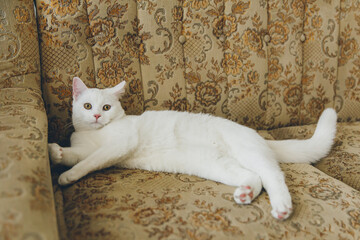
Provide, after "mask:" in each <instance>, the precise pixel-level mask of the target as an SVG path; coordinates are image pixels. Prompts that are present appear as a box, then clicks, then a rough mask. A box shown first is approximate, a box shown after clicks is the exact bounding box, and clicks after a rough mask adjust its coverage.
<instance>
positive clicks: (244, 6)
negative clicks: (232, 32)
mask: <svg viewBox="0 0 360 240" xmlns="http://www.w3.org/2000/svg"><path fill="white" fill-rule="evenodd" d="M249 7H250V1H249V2H246V1H240V2H236V3H234V4H233V5H232V7H231V12H232V13H233V14H241V15H242V14H244V13H245V12H246V10H248V9H249Z"/></svg>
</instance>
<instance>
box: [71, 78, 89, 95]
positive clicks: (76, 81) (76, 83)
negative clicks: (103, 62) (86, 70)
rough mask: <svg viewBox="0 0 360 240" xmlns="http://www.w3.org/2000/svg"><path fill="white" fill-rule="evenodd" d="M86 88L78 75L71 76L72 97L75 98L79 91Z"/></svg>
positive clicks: (81, 91)
mask: <svg viewBox="0 0 360 240" xmlns="http://www.w3.org/2000/svg"><path fill="white" fill-rule="evenodd" d="M86 89H88V88H87V87H86V85H85V83H84V82H83V81H82V80H81V79H80V78H78V77H74V78H73V97H74V99H77V98H78V97H79V96H80V94H81V93H83V92H84V91H85V90H86Z"/></svg>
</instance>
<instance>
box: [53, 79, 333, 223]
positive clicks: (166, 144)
mask: <svg viewBox="0 0 360 240" xmlns="http://www.w3.org/2000/svg"><path fill="white" fill-rule="evenodd" d="M80 81H81V80H80V79H78V78H74V83H73V85H74V94H73V95H74V102H73V124H74V127H75V132H74V133H73V134H72V136H71V147H70V148H62V147H60V146H59V145H57V144H49V151H50V156H51V159H52V161H53V162H55V163H61V164H64V165H68V166H73V167H72V168H71V169H70V170H68V171H66V172H65V173H63V174H62V175H61V176H60V177H59V183H60V184H61V185H66V184H70V183H72V182H74V181H77V180H78V179H80V178H81V177H83V176H85V175H86V174H88V173H89V172H92V171H95V170H99V169H102V168H106V167H109V166H121V167H126V168H139V169H145V170H150V171H165V172H173V173H184V174H191V175H196V176H199V177H203V178H207V179H211V180H214V181H218V182H222V183H224V184H227V185H232V186H236V187H238V188H237V189H236V190H235V192H234V200H235V201H236V202H237V203H239V204H248V203H250V202H251V201H252V200H253V199H254V198H255V197H256V196H257V195H258V194H259V193H260V191H261V189H262V187H264V188H265V189H266V191H267V192H268V194H269V197H270V202H271V205H272V208H273V210H272V212H271V213H272V215H273V216H274V217H275V218H277V219H286V218H287V217H289V216H290V214H291V212H292V203H291V197H290V193H289V191H288V188H287V186H286V184H285V180H284V175H283V173H282V171H281V169H280V167H279V165H278V161H277V160H276V158H278V159H279V161H281V162H298V163H300V162H305V163H309V162H315V161H317V160H319V159H320V158H322V157H324V156H325V155H326V154H327V153H328V151H329V150H330V148H331V145H332V142H333V138H334V135H335V129H336V113H335V111H334V110H332V109H327V110H326V111H324V113H323V114H322V116H321V118H320V120H319V125H318V127H317V129H316V132H315V134H314V136H313V137H312V138H311V139H309V140H286V141H266V140H264V139H263V138H262V137H260V136H259V135H258V134H257V133H256V131H254V130H252V129H250V128H247V127H244V126H241V125H239V124H236V123H234V122H232V121H230V120H226V119H222V118H219V117H214V116H210V115H206V114H193V113H188V112H175V111H148V112H145V113H144V114H142V115H140V116H126V115H125V113H124V110H123V109H122V107H121V105H120V102H119V101H118V98H119V97H120V95H121V94H122V93H123V91H124V90H123V88H124V85H125V84H124V82H122V83H120V84H119V85H118V86H116V87H114V88H109V89H104V90H100V89H84V88H82V87H75V86H85V85H83V83H82V82H80ZM78 89H80V91H81V92H77V90H78ZM85 103H91V105H92V109H90V110H86V109H85V108H84V104H85ZM105 104H109V105H111V109H110V110H109V111H104V110H103V106H104V105H105ZM96 114H100V115H101V117H99V118H98V119H97V120H96V118H95V117H94V115H96Z"/></svg>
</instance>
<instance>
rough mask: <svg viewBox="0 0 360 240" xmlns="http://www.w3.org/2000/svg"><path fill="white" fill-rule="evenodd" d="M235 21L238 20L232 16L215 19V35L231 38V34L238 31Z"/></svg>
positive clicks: (213, 24) (221, 16)
mask: <svg viewBox="0 0 360 240" xmlns="http://www.w3.org/2000/svg"><path fill="white" fill-rule="evenodd" d="M235 21H236V18H235V17H233V16H230V15H220V16H219V17H217V18H215V19H214V21H213V23H212V26H213V33H214V35H215V36H216V37H220V36H226V37H229V36H231V34H232V33H234V32H236V29H237V25H236V23H235Z"/></svg>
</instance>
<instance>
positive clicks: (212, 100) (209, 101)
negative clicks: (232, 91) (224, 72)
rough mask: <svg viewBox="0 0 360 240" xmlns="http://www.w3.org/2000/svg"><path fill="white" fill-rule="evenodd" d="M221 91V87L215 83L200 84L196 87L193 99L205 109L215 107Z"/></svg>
mask: <svg viewBox="0 0 360 240" xmlns="http://www.w3.org/2000/svg"><path fill="white" fill-rule="evenodd" d="M221 91H222V90H221V87H220V86H219V85H218V84H216V83H215V82H210V81H207V82H200V83H198V84H197V85H196V93H195V99H196V101H199V102H200V104H201V105H203V106H205V107H209V106H211V105H216V103H218V102H219V101H220V98H221Z"/></svg>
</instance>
